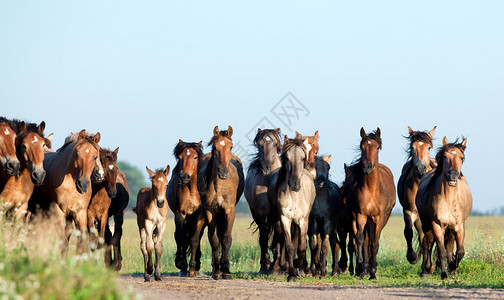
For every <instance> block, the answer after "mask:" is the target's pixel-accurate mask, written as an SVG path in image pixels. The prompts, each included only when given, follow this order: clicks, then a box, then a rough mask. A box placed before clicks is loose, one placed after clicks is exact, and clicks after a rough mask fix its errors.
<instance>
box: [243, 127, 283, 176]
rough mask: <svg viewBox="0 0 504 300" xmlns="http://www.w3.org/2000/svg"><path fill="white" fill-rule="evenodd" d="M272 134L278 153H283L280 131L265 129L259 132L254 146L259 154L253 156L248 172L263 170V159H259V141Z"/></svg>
mask: <svg viewBox="0 0 504 300" xmlns="http://www.w3.org/2000/svg"><path fill="white" fill-rule="evenodd" d="M270 133H271V134H272V135H273V137H274V138H275V139H276V141H277V153H280V152H281V151H282V142H281V141H280V130H278V131H277V130H276V129H263V130H261V131H258V132H257V134H256V136H255V138H254V141H253V144H254V146H255V147H256V149H257V152H256V154H255V155H254V156H253V159H252V162H251V163H250V165H249V167H248V170H259V169H261V159H260V157H259V141H260V140H262V139H263V138H264V137H265V136H267V135H268V134H270Z"/></svg>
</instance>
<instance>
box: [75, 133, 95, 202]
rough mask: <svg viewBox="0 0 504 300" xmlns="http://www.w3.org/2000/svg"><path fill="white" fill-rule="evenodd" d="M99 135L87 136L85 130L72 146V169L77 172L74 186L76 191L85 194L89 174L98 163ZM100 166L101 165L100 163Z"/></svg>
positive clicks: (89, 181)
mask: <svg viewBox="0 0 504 300" xmlns="http://www.w3.org/2000/svg"><path fill="white" fill-rule="evenodd" d="M99 141H100V133H97V134H95V135H89V134H88V133H87V132H86V131H85V130H82V131H81V132H79V135H78V137H77V142H76V144H75V146H74V152H73V155H74V159H73V162H74V168H75V170H77V174H76V180H75V185H76V187H77V191H78V192H79V193H81V194H85V193H86V192H87V190H88V188H89V185H90V184H91V174H92V173H93V170H94V169H95V167H96V165H97V163H98V162H99V161H100V157H99V154H100V153H99V149H100V148H99V146H98V144H97V143H98V142H99ZM100 165H101V163H100Z"/></svg>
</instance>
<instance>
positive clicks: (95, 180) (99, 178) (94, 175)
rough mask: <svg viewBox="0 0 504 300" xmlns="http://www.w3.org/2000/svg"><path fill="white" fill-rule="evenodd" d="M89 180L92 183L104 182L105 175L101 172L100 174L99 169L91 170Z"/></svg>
mask: <svg viewBox="0 0 504 300" xmlns="http://www.w3.org/2000/svg"><path fill="white" fill-rule="evenodd" d="M91 180H92V181H93V183H100V182H102V181H103V180H105V173H104V172H103V171H101V172H100V170H99V169H97V168H95V169H93V173H91Z"/></svg>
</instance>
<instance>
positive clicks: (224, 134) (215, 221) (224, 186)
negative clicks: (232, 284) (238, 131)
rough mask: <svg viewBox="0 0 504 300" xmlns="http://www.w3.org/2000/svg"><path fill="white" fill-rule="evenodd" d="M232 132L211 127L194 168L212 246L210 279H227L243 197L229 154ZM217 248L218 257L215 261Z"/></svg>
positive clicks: (237, 164) (238, 166) (237, 165)
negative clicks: (207, 147) (205, 150)
mask: <svg viewBox="0 0 504 300" xmlns="http://www.w3.org/2000/svg"><path fill="white" fill-rule="evenodd" d="M232 135H233V128H232V127H231V126H228V130H223V131H219V127H218V126H215V128H214V130H213V137H212V139H211V140H210V142H209V143H208V145H211V146H212V152H210V153H207V154H206V155H205V156H204V157H203V159H202V160H201V161H200V163H199V165H198V190H199V192H200V197H201V202H202V203H203V205H204V206H205V209H206V217H207V224H208V238H209V240H210V245H211V246H212V277H213V278H214V279H219V277H221V278H222V279H231V273H230V271H229V249H230V248H231V243H232V237H231V232H232V230H233V224H234V219H235V206H236V204H237V203H238V201H239V200H240V197H241V195H242V193H243V177H244V175H243V165H242V163H241V161H240V159H239V158H238V157H237V156H236V155H235V154H234V153H232V152H231V148H232V147H233V141H232V139H231V136H232ZM219 246H221V247H222V255H221V259H220V261H219Z"/></svg>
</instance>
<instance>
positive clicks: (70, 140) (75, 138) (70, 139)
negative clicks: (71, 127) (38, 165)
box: [56, 131, 101, 152]
mask: <svg viewBox="0 0 504 300" xmlns="http://www.w3.org/2000/svg"><path fill="white" fill-rule="evenodd" d="M79 134H80V132H75V133H70V135H69V136H67V137H66V138H65V143H64V144H63V146H61V147H60V148H59V149H58V150H56V152H61V151H63V150H64V149H66V148H68V146H69V145H74V146H77V145H79V144H81V143H84V142H88V143H90V144H91V145H93V146H94V147H95V148H96V149H98V150H100V149H101V148H100V146H99V145H98V144H97V143H95V142H94V140H93V136H94V135H93V134H92V133H91V132H88V131H86V137H85V138H84V139H82V140H81V139H79Z"/></svg>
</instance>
